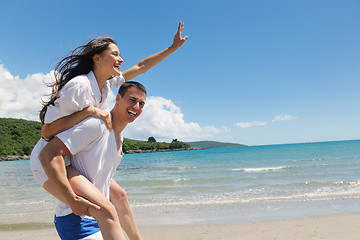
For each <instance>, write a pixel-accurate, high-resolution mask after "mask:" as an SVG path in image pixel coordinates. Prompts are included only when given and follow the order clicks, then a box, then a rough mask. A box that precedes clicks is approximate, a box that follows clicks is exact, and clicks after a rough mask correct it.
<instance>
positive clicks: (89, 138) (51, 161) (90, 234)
mask: <svg viewBox="0 0 360 240" xmlns="http://www.w3.org/2000/svg"><path fill="white" fill-rule="evenodd" d="M182 29H183V24H182V23H181V22H180V23H179V27H178V31H177V33H176V34H175V37H174V41H173V44H172V45H171V46H170V47H169V48H167V49H165V50H163V51H161V52H159V53H157V54H154V55H152V56H150V57H148V58H145V59H144V60H142V61H140V62H139V63H138V64H137V65H135V66H133V67H132V68H130V69H128V70H126V71H124V72H123V73H121V72H120V66H121V63H122V62H123V60H122V58H121V57H120V52H119V50H118V48H117V46H116V43H115V42H114V41H113V39H111V38H99V39H94V40H92V41H91V42H89V43H88V44H87V45H84V46H81V47H79V48H77V49H75V50H74V51H73V52H72V54H71V55H70V56H68V57H66V58H64V59H63V60H62V61H61V62H60V63H59V64H58V66H57V68H56V70H57V71H56V73H57V75H56V77H57V79H56V80H57V83H56V84H55V88H54V91H53V94H52V98H51V100H50V101H49V102H48V103H46V104H45V105H44V107H43V110H42V111H41V112H40V119H41V121H42V123H43V128H42V135H43V137H44V139H45V138H46V139H49V138H51V137H53V136H55V137H53V138H52V139H51V140H47V141H45V140H44V139H41V140H40V141H39V142H38V144H37V145H36V146H35V147H34V149H33V152H32V154H31V157H30V163H31V169H32V171H33V174H34V176H35V179H36V180H37V182H38V183H39V184H40V185H41V186H43V188H44V189H45V190H47V191H48V192H49V193H51V194H52V195H53V196H55V197H56V198H58V199H59V200H61V202H60V203H59V205H58V207H57V209H56V214H55V226H56V229H57V231H58V233H59V236H60V237H61V239H65V240H68V239H69V240H70V239H94V240H95V239H125V236H124V234H123V232H122V228H123V229H124V230H125V232H126V233H127V235H128V236H129V238H130V239H142V238H141V235H140V233H139V231H138V229H137V226H136V223H135V219H134V217H133V214H132V211H131V208H130V205H129V203H128V201H127V197H126V192H125V191H124V189H122V188H121V187H120V186H119V185H118V184H117V183H116V182H115V181H114V180H113V179H112V178H113V176H114V174H115V171H116V168H117V166H118V165H119V163H120V161H121V158H122V155H123V153H122V150H121V146H122V139H123V138H122V135H121V132H122V131H123V129H124V128H125V127H126V125H127V124H128V123H130V122H133V121H134V120H135V119H136V118H137V117H138V116H139V115H140V114H141V112H142V108H143V107H144V104H145V98H146V90H145V88H144V87H143V86H142V85H141V84H139V83H137V82H133V81H131V82H126V81H128V80H130V79H132V78H134V77H136V76H138V75H139V74H141V73H144V72H146V71H147V70H148V69H150V68H152V67H153V66H155V65H156V64H158V63H159V62H161V61H162V60H163V59H165V58H166V57H167V56H168V55H170V54H171V53H172V52H174V51H175V50H176V49H177V48H179V47H180V46H181V45H182V44H183V43H184V42H185V41H186V39H187V37H185V38H182V37H181V31H182ZM124 82H125V83H124ZM119 86H121V87H120V89H119V93H118V94H117V96H116V104H115V106H114V108H113V109H112V110H111V112H110V115H109V114H108V113H107V112H106V111H104V110H106V98H107V95H108V92H109V91H110V89H111V88H117V87H119ZM89 116H92V117H93V118H88V117H89ZM100 119H102V120H103V121H101V120H100ZM74 125H75V126H74ZM109 130H111V131H109ZM70 155H71V157H69V156H70ZM79 215H86V216H82V217H79ZM88 216H91V217H88ZM92 217H93V218H92ZM94 218H95V219H94ZM100 230H101V232H100Z"/></svg>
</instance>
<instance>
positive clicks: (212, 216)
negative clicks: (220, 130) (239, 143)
mask: <svg viewBox="0 0 360 240" xmlns="http://www.w3.org/2000/svg"><path fill="white" fill-rule="evenodd" d="M29 168H30V167H29V161H28V160H21V161H11V162H0V193H1V196H0V205H1V206H2V211H1V213H0V224H5V223H9V222H15V223H19V222H28V221H32V222H42V221H47V220H49V221H51V219H52V215H53V212H54V208H55V205H56V201H55V199H54V198H52V197H51V196H50V195H49V194H48V193H47V192H45V191H44V190H43V189H41V187H40V186H38V185H37V184H36V182H35V181H34V180H33V177H32V173H31V171H30V169H29ZM115 180H116V181H117V182H118V183H119V184H120V185H121V186H122V187H123V188H124V189H125V190H126V191H127V194H128V198H129V201H130V204H131V206H132V208H133V210H134V213H135V216H136V219H137V222H138V223H139V224H140V225H154V224H187V223H219V222H237V221H258V220H267V219H283V218H294V217H306V216H313V215H324V214H336V213H343V212H360V141H359V140H357V141H337V142H321V143H303V144H284V145H268V146H248V147H234V148H213V149H204V150H193V151H179V152H161V153H141V154H126V155H125V156H124V157H123V160H122V162H121V164H120V166H119V168H118V170H117V172H116V175H115ZM44 219H45V220H44Z"/></svg>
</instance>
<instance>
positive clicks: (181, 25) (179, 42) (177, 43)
mask: <svg viewBox="0 0 360 240" xmlns="http://www.w3.org/2000/svg"><path fill="white" fill-rule="evenodd" d="M183 29H184V23H182V22H181V21H180V22H179V26H178V30H177V33H176V34H175V36H174V41H173V44H172V47H175V48H178V47H181V45H183V44H184V42H185V41H186V40H187V39H188V36H185V37H181V31H182V30H183Z"/></svg>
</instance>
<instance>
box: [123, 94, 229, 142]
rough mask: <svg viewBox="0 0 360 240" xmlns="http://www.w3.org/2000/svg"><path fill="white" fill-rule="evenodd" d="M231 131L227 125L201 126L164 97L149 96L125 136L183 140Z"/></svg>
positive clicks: (208, 138) (209, 138)
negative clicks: (189, 120) (186, 118)
mask: <svg viewBox="0 0 360 240" xmlns="http://www.w3.org/2000/svg"><path fill="white" fill-rule="evenodd" d="M227 132H229V129H227V128H226V127H222V128H217V127H213V126H205V127H201V126H200V125H199V124H198V123H196V122H188V123H187V122H185V120H184V115H183V113H182V112H181V109H180V108H179V107H178V106H176V105H175V104H174V103H173V102H172V101H171V100H168V99H165V98H163V97H149V98H148V99H147V100H146V104H145V108H144V110H143V113H142V115H141V116H140V117H139V118H138V119H137V120H136V121H135V122H134V123H132V124H129V125H128V126H127V127H126V129H125V133H124V135H125V137H127V138H132V139H143V140H146V139H147V138H148V137H150V136H153V137H155V138H156V139H157V140H158V141H169V140H171V139H174V138H177V139H179V140H181V141H196V140H204V139H207V140H212V139H215V138H216V137H218V136H222V135H223V134H224V133H227Z"/></svg>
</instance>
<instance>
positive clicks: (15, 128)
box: [0, 118, 244, 161]
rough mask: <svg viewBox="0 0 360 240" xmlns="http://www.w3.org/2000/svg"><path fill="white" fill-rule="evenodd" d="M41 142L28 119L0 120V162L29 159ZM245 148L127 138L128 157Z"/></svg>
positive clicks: (36, 126)
mask: <svg viewBox="0 0 360 240" xmlns="http://www.w3.org/2000/svg"><path fill="white" fill-rule="evenodd" d="M40 138H41V123H40V122H37V121H29V120H24V119H14V118H0V161H1V160H17V159H29V157H28V156H30V154H31V151H32V149H33V147H34V146H35V144H36V143H37V142H38V141H39V139H40ZM240 146H244V145H242V144H236V143H222V142H215V141H198V142H188V143H184V142H182V141H178V140H177V139H173V140H172V142H171V143H166V142H157V141H156V139H155V138H154V137H149V138H148V140H147V141H139V140H132V139H128V138H125V139H124V143H123V151H124V152H125V153H143V152H165V151H177V150H192V149H202V148H218V147H240Z"/></svg>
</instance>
